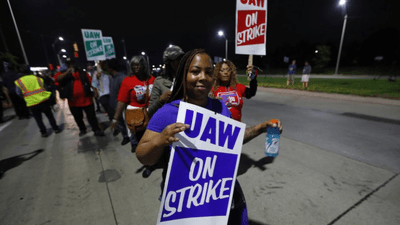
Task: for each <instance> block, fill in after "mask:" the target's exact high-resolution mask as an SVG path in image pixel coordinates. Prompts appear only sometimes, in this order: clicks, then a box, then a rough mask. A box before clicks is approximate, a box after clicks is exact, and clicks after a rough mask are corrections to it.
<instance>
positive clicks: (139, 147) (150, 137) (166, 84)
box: [2, 45, 282, 224]
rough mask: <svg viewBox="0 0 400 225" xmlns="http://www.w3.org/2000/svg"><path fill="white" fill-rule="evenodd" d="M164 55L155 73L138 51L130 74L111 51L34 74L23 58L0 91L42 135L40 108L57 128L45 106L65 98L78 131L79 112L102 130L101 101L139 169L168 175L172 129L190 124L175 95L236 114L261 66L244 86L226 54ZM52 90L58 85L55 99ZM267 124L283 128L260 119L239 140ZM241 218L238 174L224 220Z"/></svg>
mask: <svg viewBox="0 0 400 225" xmlns="http://www.w3.org/2000/svg"><path fill="white" fill-rule="evenodd" d="M163 62H164V69H163V71H162V73H161V74H160V75H159V76H157V77H155V76H152V70H151V68H150V64H149V62H148V58H147V57H146V56H143V55H138V56H134V57H132V59H131V60H130V62H129V66H130V71H132V72H130V73H129V74H125V73H124V72H123V71H124V65H120V64H119V62H118V61H117V60H116V59H110V60H106V61H100V62H99V63H98V64H97V68H95V67H94V65H93V64H87V68H86V69H85V71H84V70H83V69H81V68H78V67H77V66H76V63H75V62H74V61H72V60H67V61H66V63H64V64H62V65H61V66H60V69H59V71H58V72H57V73H56V74H55V75H54V76H53V77H51V76H43V75H34V74H33V73H32V72H31V71H30V69H29V66H28V65H24V66H22V67H21V69H20V71H19V73H18V72H15V71H10V70H8V71H7V72H3V74H2V79H3V81H2V85H4V88H2V90H3V92H2V93H3V95H2V96H3V99H4V103H5V106H8V107H9V106H11V105H12V106H14V109H15V112H16V115H17V116H18V117H19V119H28V118H29V115H30V114H32V115H33V117H34V118H35V120H36V122H37V124H38V126H39V129H40V131H41V133H42V137H47V136H48V133H47V130H46V128H45V127H44V125H43V121H42V117H41V113H44V114H45V115H46V116H47V118H48V119H49V122H50V124H51V126H52V128H53V130H54V131H55V133H59V132H61V130H60V129H59V127H58V126H57V124H56V122H55V121H54V117H53V115H52V113H49V112H51V107H52V106H53V105H55V104H56V102H57V101H68V106H69V110H70V111H71V114H72V116H73V117H74V119H75V122H76V124H77V126H78V127H79V136H84V135H86V133H87V127H86V125H85V123H84V121H83V119H84V116H83V112H84V113H85V114H86V118H87V120H88V122H89V124H90V126H91V128H92V131H93V132H94V135H95V136H104V135H105V134H104V132H103V130H102V129H101V128H100V126H99V123H98V120H97V117H96V111H100V110H101V108H102V109H104V111H105V113H107V115H108V119H109V120H110V122H111V123H110V128H111V129H112V133H113V135H114V136H117V135H119V134H121V135H122V142H121V145H126V144H128V143H130V145H131V152H135V153H136V156H137V158H138V160H139V161H140V162H141V163H142V164H144V165H145V166H146V167H147V169H146V170H145V171H144V173H143V176H144V177H147V176H149V175H150V174H151V172H152V171H153V170H154V169H155V168H157V167H162V168H164V172H163V178H164V179H165V171H166V168H167V166H166V165H168V159H169V157H168V155H169V150H170V148H171V145H172V143H173V142H176V141H178V139H177V138H175V134H177V133H179V132H181V131H184V130H185V129H190V128H189V127H190V125H188V124H182V123H176V117H177V113H178V107H179V103H180V102H181V101H184V102H188V103H191V104H194V105H197V106H200V107H203V108H206V109H208V110H211V111H214V112H216V113H220V114H222V115H224V116H227V117H230V118H232V119H234V120H237V121H241V119H242V107H243V98H251V97H253V96H255V95H256V92H257V72H258V71H257V70H255V69H254V68H253V66H252V65H248V66H247V73H248V74H252V75H251V76H249V80H250V84H249V86H248V87H247V86H245V85H243V84H240V83H239V82H238V79H237V69H236V67H235V65H234V64H233V63H232V62H231V61H229V60H226V61H222V62H218V63H216V64H214V63H213V62H212V59H211V57H210V55H209V54H208V53H207V52H206V51H205V50H203V49H194V50H191V51H188V52H186V53H185V52H184V51H183V50H182V49H181V48H180V47H178V46H175V45H172V46H169V47H168V48H167V49H165V51H164V53H163ZM56 91H57V92H58V93H59V99H57V100H56V98H55V96H56V95H55V93H56ZM95 105H96V107H95ZM100 106H101V107H100ZM29 109H30V110H29ZM29 111H31V112H29ZM124 112H125V113H124ZM126 112H135V115H136V117H138V118H139V117H140V116H142V115H144V118H139V119H138V118H136V117H132V118H133V119H132V123H130V120H128V119H127V117H128V116H129V117H130V115H128V114H127V113H126ZM144 112H145V113H144ZM137 115H139V116H137ZM124 117H125V118H124ZM136 119H138V120H141V121H143V120H144V121H145V123H144V128H143V124H139V125H137V124H136V125H137V126H136V125H135V124H134V123H133V122H135V120H136ZM268 126H273V127H279V129H280V130H282V124H281V122H280V121H279V120H278V122H277V123H272V122H269V120H265V121H264V122H262V123H260V124H258V125H256V126H252V127H247V128H246V131H245V136H244V140H243V143H247V142H248V141H250V140H251V139H253V138H255V137H256V136H258V135H260V134H262V133H265V132H266V128H267V127H268ZM139 128H140V129H139ZM164 179H163V180H164ZM246 222H247V223H248V221H247V207H246V204H245V200H244V195H243V192H242V190H241V188H240V185H239V183H238V182H237V181H236V184H235V190H234V198H233V202H232V208H231V213H230V217H229V223H228V224H247V223H246Z"/></svg>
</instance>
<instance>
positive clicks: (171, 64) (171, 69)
mask: <svg viewBox="0 0 400 225" xmlns="http://www.w3.org/2000/svg"><path fill="white" fill-rule="evenodd" d="M184 54H185V53H184V52H183V51H182V49H181V48H180V47H179V46H176V45H171V46H170V47H168V48H167V49H165V51H164V54H163V62H164V64H165V70H164V72H163V74H162V75H161V76H159V77H157V78H156V79H155V81H154V84H153V90H152V92H151V97H150V105H149V109H148V112H149V116H150V117H151V116H152V115H153V114H154V113H155V112H156V111H157V110H158V109H159V108H161V107H162V106H163V105H164V104H165V103H166V102H167V101H168V99H169V98H170V97H171V93H172V87H173V83H174V80H175V77H176V71H177V70H178V67H179V63H180V61H181V59H182V57H183V55H184Z"/></svg>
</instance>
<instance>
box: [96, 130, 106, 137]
mask: <svg viewBox="0 0 400 225" xmlns="http://www.w3.org/2000/svg"><path fill="white" fill-rule="evenodd" d="M94 136H97V137H103V136H106V135H105V134H104V132H103V131H101V130H96V131H95V132H94Z"/></svg>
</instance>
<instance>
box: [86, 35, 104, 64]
mask: <svg viewBox="0 0 400 225" xmlns="http://www.w3.org/2000/svg"><path fill="white" fill-rule="evenodd" d="M81 30H82V36H83V42H84V44H85V51H86V59H87V60H88V61H95V60H105V59H106V55H105V52H104V46H103V35H102V33H101V30H89V29H81Z"/></svg>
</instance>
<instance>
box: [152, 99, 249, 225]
mask: <svg viewBox="0 0 400 225" xmlns="http://www.w3.org/2000/svg"><path fill="white" fill-rule="evenodd" d="M177 122H181V123H185V124H189V125H190V128H188V129H186V130H185V131H183V132H180V133H179V134H177V135H176V136H175V137H178V138H179V142H176V143H174V144H173V145H172V150H171V155H170V159H169V165H168V173H167V175H166V180H165V186H164V191H163V196H162V201H161V206H160V212H159V215H158V222H157V224H160V225H171V224H174V225H188V224H191V225H203V224H227V223H228V217H229V212H230V208H231V202H232V198H233V190H234V186H235V181H236V174H237V169H238V166H239V161H240V154H241V151H242V145H243V138H244V132H245V129H246V125H245V124H243V123H240V122H238V121H236V120H233V119H231V118H228V117H226V116H223V115H221V114H217V113H214V112H213V111H210V110H207V109H205V108H202V107H199V106H196V105H193V104H189V103H185V102H180V105H179V111H178V117H177Z"/></svg>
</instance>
